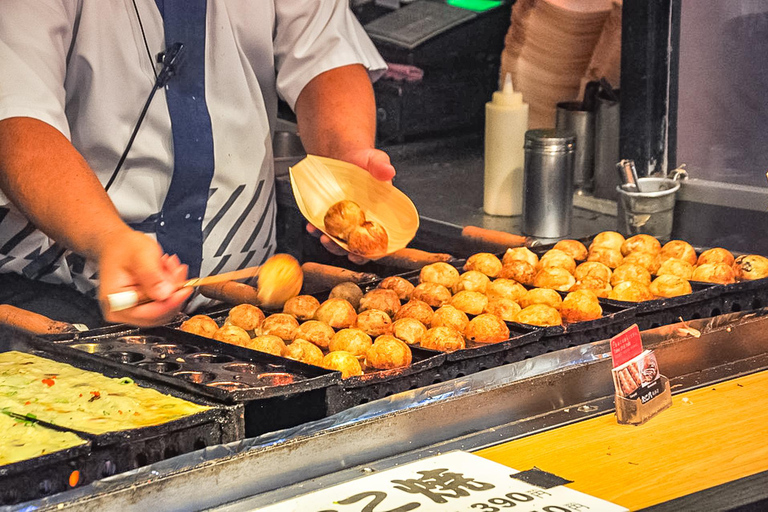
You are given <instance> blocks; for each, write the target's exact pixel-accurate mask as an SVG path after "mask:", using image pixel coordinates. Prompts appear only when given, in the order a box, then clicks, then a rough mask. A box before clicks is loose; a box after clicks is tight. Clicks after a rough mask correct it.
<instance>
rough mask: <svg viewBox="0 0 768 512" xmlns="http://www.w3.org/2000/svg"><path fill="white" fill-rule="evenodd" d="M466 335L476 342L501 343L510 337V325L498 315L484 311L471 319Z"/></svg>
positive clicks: (465, 330)
mask: <svg viewBox="0 0 768 512" xmlns="http://www.w3.org/2000/svg"><path fill="white" fill-rule="evenodd" d="M464 337H466V338H467V339H468V340H470V341H474V342H476V343H499V342H500V341H505V340H508V339H509V327H507V324H506V322H504V320H502V319H501V318H499V317H498V316H496V315H490V314H488V313H484V314H482V315H477V316H476V317H475V318H473V319H472V320H470V321H469V324H468V325H467V327H466V328H465V329H464Z"/></svg>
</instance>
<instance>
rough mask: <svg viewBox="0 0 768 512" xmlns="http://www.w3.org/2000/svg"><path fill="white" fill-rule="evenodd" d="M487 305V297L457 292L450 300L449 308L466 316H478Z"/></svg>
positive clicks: (480, 294)
mask: <svg viewBox="0 0 768 512" xmlns="http://www.w3.org/2000/svg"><path fill="white" fill-rule="evenodd" d="M486 304H488V297H486V296H485V295H483V294H482V293H480V292H468V291H463V292H459V293H457V294H456V295H454V296H453V297H452V298H451V306H453V307H455V308H457V309H460V310H461V311H463V312H465V313H467V314H468V315H479V314H480V313H482V312H483V310H484V309H485V306H486Z"/></svg>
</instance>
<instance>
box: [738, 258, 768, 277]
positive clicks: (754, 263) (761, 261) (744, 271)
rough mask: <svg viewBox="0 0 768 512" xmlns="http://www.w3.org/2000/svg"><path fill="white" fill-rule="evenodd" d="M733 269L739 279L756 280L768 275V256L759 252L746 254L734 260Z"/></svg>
mask: <svg viewBox="0 0 768 512" xmlns="http://www.w3.org/2000/svg"><path fill="white" fill-rule="evenodd" d="M733 271H734V272H735V273H736V279H738V280H739V281H754V280H755V279H763V278H765V277H768V258H766V257H765V256H760V255H759V254H745V255H743V256H739V257H738V258H736V260H735V261H734V262H733Z"/></svg>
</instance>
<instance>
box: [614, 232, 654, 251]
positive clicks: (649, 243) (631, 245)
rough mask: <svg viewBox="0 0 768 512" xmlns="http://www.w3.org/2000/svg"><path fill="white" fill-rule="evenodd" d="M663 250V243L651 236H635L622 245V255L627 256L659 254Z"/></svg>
mask: <svg viewBox="0 0 768 512" xmlns="http://www.w3.org/2000/svg"><path fill="white" fill-rule="evenodd" d="M660 250H661V242H659V241H658V240H657V239H656V238H655V237H653V236H651V235H645V234H640V235H635V236H631V237H629V238H627V239H626V240H625V241H624V243H623V244H621V254H622V255H624V256H627V255H628V254H631V253H633V252H647V253H650V254H658V253H659V251H660Z"/></svg>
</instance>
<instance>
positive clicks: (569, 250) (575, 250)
mask: <svg viewBox="0 0 768 512" xmlns="http://www.w3.org/2000/svg"><path fill="white" fill-rule="evenodd" d="M554 249H559V250H561V251H563V252H564V253H566V254H567V255H568V256H570V257H571V258H573V259H574V260H576V261H584V260H586V259H587V248H586V247H584V244H583V243H581V242H579V241H578V240H560V241H559V242H557V243H556V244H555V247H554Z"/></svg>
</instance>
